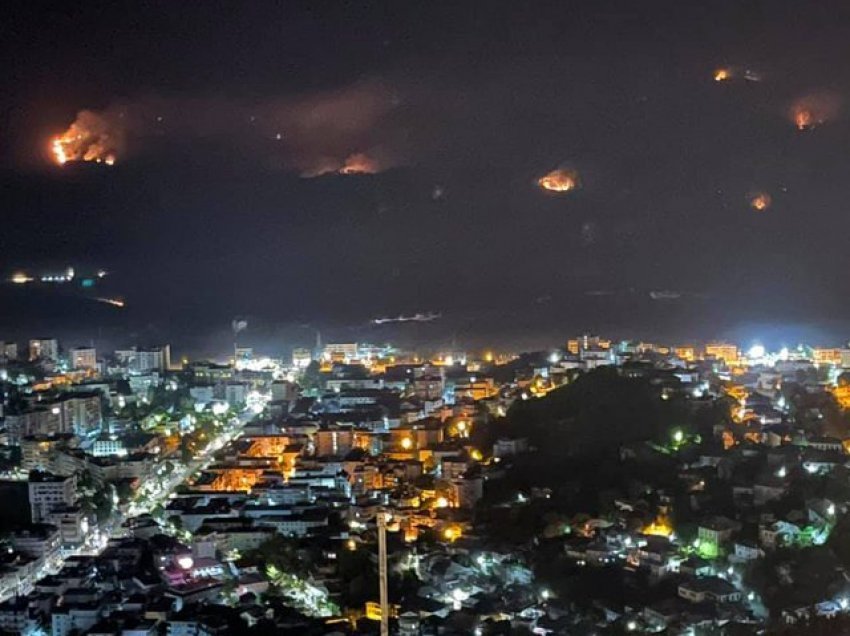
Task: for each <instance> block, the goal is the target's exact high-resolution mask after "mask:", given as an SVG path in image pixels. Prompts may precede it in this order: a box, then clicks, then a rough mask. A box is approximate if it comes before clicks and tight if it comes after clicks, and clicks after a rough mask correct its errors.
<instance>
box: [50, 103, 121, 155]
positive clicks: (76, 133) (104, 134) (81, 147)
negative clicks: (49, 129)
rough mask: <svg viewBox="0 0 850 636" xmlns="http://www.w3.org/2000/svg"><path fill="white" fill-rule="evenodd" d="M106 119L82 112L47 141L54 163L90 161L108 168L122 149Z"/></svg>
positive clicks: (115, 132) (117, 132) (114, 131)
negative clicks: (64, 129)
mask: <svg viewBox="0 0 850 636" xmlns="http://www.w3.org/2000/svg"><path fill="white" fill-rule="evenodd" d="M113 128H114V127H113V126H112V125H111V124H110V122H109V121H108V119H107V118H106V117H103V116H101V115H98V114H96V113H92V112H91V111H86V110H84V111H82V112H80V114H79V115H77V119H76V120H75V121H74V123H72V124H71V125H70V126H69V127H68V129H67V130H66V131H65V132H63V133H62V134H61V135H57V136H56V137H54V138H53V139H52V140H51V141H50V153H51V155H52V156H53V159H54V160H55V161H56V163H57V164H59V165H60V166H61V165H64V164H66V163H68V162H71V161H91V162H94V163H103V164H106V165H107V166H111V165H113V164H114V163H115V159H116V156H117V152H118V149H119V148H120V147H121V146H122V137H123V135H122V133H121V131H120V130H113Z"/></svg>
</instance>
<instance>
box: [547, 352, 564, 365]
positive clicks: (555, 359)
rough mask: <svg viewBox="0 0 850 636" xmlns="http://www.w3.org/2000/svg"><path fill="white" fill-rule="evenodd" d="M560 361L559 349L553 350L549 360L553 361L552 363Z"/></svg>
mask: <svg viewBox="0 0 850 636" xmlns="http://www.w3.org/2000/svg"><path fill="white" fill-rule="evenodd" d="M560 361H561V354H560V353H558V352H557V351H553V352H552V353H551V354H550V355H549V362H551V363H552V364H557V363H558V362H560Z"/></svg>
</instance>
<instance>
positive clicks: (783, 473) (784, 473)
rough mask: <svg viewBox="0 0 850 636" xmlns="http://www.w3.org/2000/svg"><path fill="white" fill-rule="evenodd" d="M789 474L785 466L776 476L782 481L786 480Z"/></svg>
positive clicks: (781, 467)
mask: <svg viewBox="0 0 850 636" xmlns="http://www.w3.org/2000/svg"><path fill="white" fill-rule="evenodd" d="M787 474H788V471H787V470H785V466H780V468H779V470H777V471H776V476H777V477H779V478H780V479H784V478H785V475H787Z"/></svg>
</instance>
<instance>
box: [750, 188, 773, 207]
mask: <svg viewBox="0 0 850 636" xmlns="http://www.w3.org/2000/svg"><path fill="white" fill-rule="evenodd" d="M772 202H773V199H771V197H770V195H769V194H768V193H767V192H759V193H758V194H754V195H752V196H751V197H750V207H752V208H753V210H756V211H758V212H764V211H765V210H766V209H767V208H769V207H770V204H771V203H772Z"/></svg>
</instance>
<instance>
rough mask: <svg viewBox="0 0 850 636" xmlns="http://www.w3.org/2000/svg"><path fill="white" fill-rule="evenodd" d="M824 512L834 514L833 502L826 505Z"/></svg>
mask: <svg viewBox="0 0 850 636" xmlns="http://www.w3.org/2000/svg"><path fill="white" fill-rule="evenodd" d="M826 514H828V515H829V516H830V517H831V516H833V515H834V514H835V504H829V506H827V509H826Z"/></svg>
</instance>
